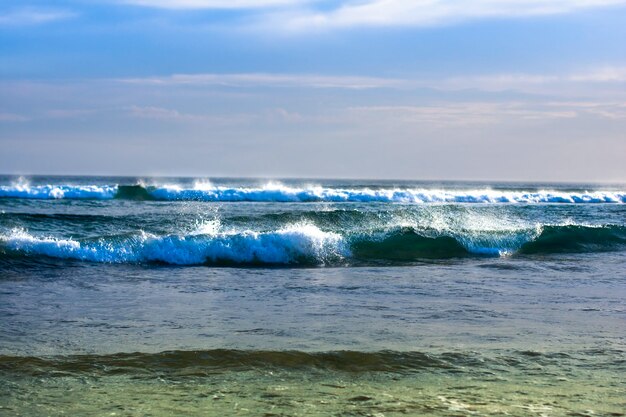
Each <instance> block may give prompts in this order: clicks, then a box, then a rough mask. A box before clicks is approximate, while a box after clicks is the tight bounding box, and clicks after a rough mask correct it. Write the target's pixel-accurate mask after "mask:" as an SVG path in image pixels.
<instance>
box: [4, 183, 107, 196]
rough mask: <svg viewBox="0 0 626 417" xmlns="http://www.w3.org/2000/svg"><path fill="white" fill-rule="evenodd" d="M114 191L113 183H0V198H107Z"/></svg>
mask: <svg viewBox="0 0 626 417" xmlns="http://www.w3.org/2000/svg"><path fill="white" fill-rule="evenodd" d="M116 193H117V186H115V185H29V184H21V183H18V184H13V185H0V198H1V197H4V198H27V199H39V200H46V199H63V198H66V199H98V200H108V199H112V198H114V197H115V194H116Z"/></svg>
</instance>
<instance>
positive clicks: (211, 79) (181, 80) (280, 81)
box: [118, 73, 403, 89]
mask: <svg viewBox="0 0 626 417" xmlns="http://www.w3.org/2000/svg"><path fill="white" fill-rule="evenodd" d="M118 81H120V82H123V83H129V84H148V85H163V86H167V85H186V84H188V85H222V86H231V87H249V86H273V87H312V88H347V89H367V88H381V87H393V86H396V85H399V83H402V82H403V80H397V79H392V78H378V77H361V76H327V75H312V74H309V75H307V74H263V73H249V74H175V75H171V76H166V77H147V78H126V79H120V80H118Z"/></svg>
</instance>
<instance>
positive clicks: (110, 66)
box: [0, 0, 626, 182]
mask: <svg viewBox="0 0 626 417" xmlns="http://www.w3.org/2000/svg"><path fill="white" fill-rule="evenodd" d="M624 39H626V0H624V1H621V0H598V1H593V0H569V1H558V0H550V1H548V0H500V1H494V0H475V1H463V0H456V1H453V0H413V1H407V0H359V1H315V0H310V1H307V0H295V1H293V0H257V1H252V0H232V1H226V0H181V1H167V0H98V1H86V0H85V1H80V0H74V1H55V2H50V1H48V2H43V1H12V0H9V1H6V0H5V1H4V2H2V4H1V5H0V149H1V150H2V152H0V171H2V172H5V173H19V174H36V173H41V174H46V173H52V174H119V175H124V174H129V175H193V176H269V177H281V176H305V177H362V178H363V177H365V178H412V179H472V180H473V179H485V180H548V181H550V180H557V181H617V182H626V167H625V166H626V164H624V163H623V159H624V156H626V46H624V41H623V40H624Z"/></svg>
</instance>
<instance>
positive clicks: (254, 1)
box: [122, 0, 304, 9]
mask: <svg viewBox="0 0 626 417" xmlns="http://www.w3.org/2000/svg"><path fill="white" fill-rule="evenodd" d="M122 2H123V3H126V4H131V5H135V6H144V7H154V8H160V9H261V8H267V7H279V6H293V5H299V4H302V3H304V1H302V0H122Z"/></svg>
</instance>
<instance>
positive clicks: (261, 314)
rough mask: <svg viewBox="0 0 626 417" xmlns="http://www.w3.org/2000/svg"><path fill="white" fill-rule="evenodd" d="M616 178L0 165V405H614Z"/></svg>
mask: <svg viewBox="0 0 626 417" xmlns="http://www.w3.org/2000/svg"><path fill="white" fill-rule="evenodd" d="M625 300H626V186H624V185H610V184H607V185H585V184H567V185H564V184H521V183H516V184H504V183H493V184H487V183H446V182H442V183H432V182H430V183H428V182H406V181H405V182H401V181H396V182H391V181H386V182H385V181H347V180H343V181H342V180H333V181H330V180H324V181H321V180H284V181H280V182H278V181H273V182H269V181H266V180H255V179H241V180H233V179H210V180H208V179H190V178H104V177H30V178H16V177H0V415H7V416H60V415H72V416H104V415H107V416H113V415H117V416H168V415H181V416H183V415H184V416H196V415H197V416H213V415H215V416H224V415H251V416H252V415H260V416H274V415H275V416H282V415H285V416H308V415H311V416H313V415H320V416H322V415H324V416H325V415H341V416H344V415H354V416H396V415H433V416H458V415H494V416H500V415H515V416H517V415H519V416H528V415H536V416H584V415H588V416H602V415H604V416H621V415H625V413H626V411H625V410H626V301H625Z"/></svg>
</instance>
